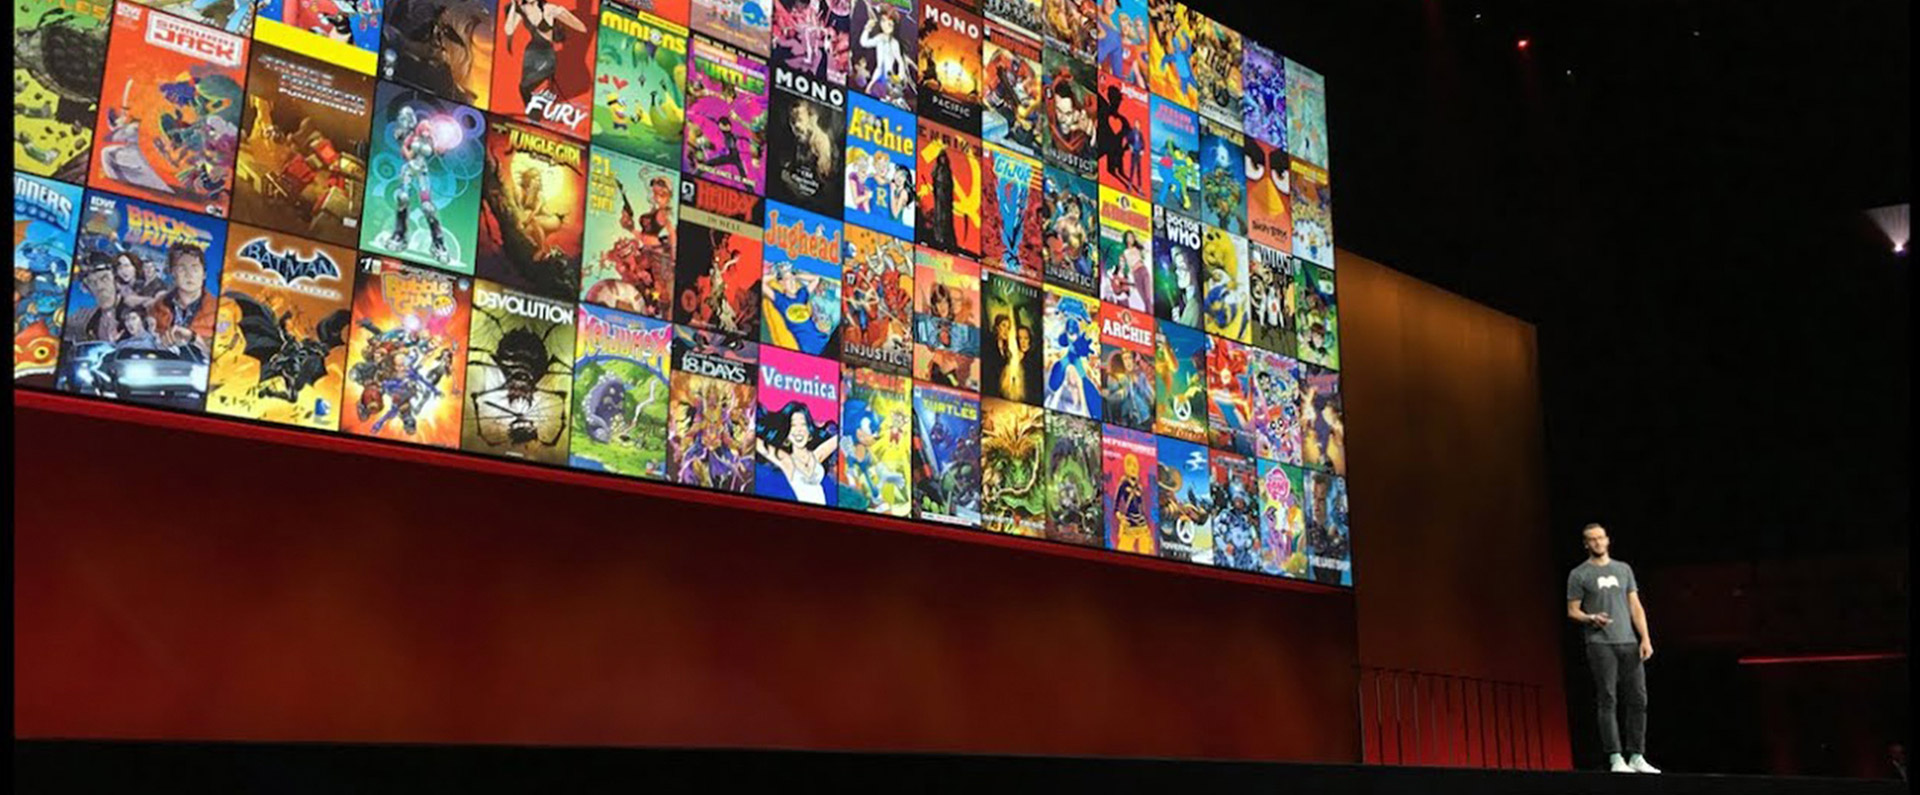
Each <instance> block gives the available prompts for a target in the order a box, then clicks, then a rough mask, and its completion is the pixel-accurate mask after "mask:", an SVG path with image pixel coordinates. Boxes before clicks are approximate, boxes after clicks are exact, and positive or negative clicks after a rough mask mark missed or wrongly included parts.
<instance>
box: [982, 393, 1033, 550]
mask: <svg viewBox="0 0 1920 795" xmlns="http://www.w3.org/2000/svg"><path fill="white" fill-rule="evenodd" d="M1045 414H1046V412H1045V411H1044V410H1042V409H1041V408H1040V407H1039V406H1029V405H1027V404H1024V403H1015V402H1013V401H1011V400H1001V399H999V398H994V397H986V398H982V399H981V400H980V527H981V528H982V529H986V530H992V531H994V532H996V533H1006V534H1008V535H1017V536H1030V537H1034V538H1039V537H1043V536H1045V535H1046V532H1047V485H1048V478H1047V441H1046V417H1045Z"/></svg>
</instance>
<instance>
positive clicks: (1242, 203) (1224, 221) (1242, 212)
mask: <svg viewBox="0 0 1920 795" xmlns="http://www.w3.org/2000/svg"><path fill="white" fill-rule="evenodd" d="M1246 148H1247V141H1246V136H1245V135H1244V134H1242V133H1241V132H1240V131H1239V130H1235V129H1233V128H1231V127H1227V126H1226V125H1223V124H1217V123H1215V122H1213V121H1210V120H1209V121H1204V122H1202V123H1201V124H1200V220H1201V221H1204V222H1206V223H1207V224H1208V225H1211V226H1216V227H1219V228H1221V229H1224V230H1226V231H1228V232H1232V233H1233V234H1236V235H1245V234H1246V233H1247V159H1246Z"/></svg>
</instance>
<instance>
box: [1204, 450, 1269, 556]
mask: <svg viewBox="0 0 1920 795" xmlns="http://www.w3.org/2000/svg"><path fill="white" fill-rule="evenodd" d="M1207 464H1208V466H1209V467H1210V468H1211V470H1212V472H1211V476H1212V477H1211V480H1212V481H1213V482H1212V486H1213V499H1212V500H1211V503H1212V505H1211V507H1212V508H1213V514H1212V518H1213V521H1212V525H1213V565H1215V566H1219V567H1222V568H1228V569H1239V570H1240V571H1253V572H1258V571H1264V570H1266V568H1267V556H1268V554H1269V553H1268V550H1267V544H1266V535H1265V534H1264V533H1262V532H1261V530H1260V466H1259V463H1258V462H1256V461H1254V460H1253V459H1251V458H1248V457H1247V456H1244V455H1239V454H1235V453H1225V452H1221V451H1219V450H1214V451H1211V452H1209V453H1208V454H1207Z"/></svg>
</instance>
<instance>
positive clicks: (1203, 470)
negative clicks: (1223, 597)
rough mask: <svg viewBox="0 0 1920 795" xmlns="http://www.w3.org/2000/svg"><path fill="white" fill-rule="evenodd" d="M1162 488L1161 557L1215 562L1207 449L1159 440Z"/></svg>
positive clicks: (1164, 438)
mask: <svg viewBox="0 0 1920 795" xmlns="http://www.w3.org/2000/svg"><path fill="white" fill-rule="evenodd" d="M1155 441H1156V442H1157V443H1158V449H1157V450H1155V451H1154V452H1155V455H1156V457H1157V458H1158V461H1157V463H1158V464H1159V471H1158V472H1157V473H1156V475H1155V480H1156V482H1155V483H1154V485H1155V486H1157V487H1159V489H1160V495H1159V500H1160V524H1159V526H1158V529H1159V531H1160V536H1159V538H1158V539H1157V540H1158V542H1159V548H1160V556H1161V557H1163V558H1169V559H1172V560H1184V561H1187V562H1189V563H1200V564H1206V565H1211V564H1212V563H1213V471H1212V467H1211V466H1210V462H1209V461H1208V460H1207V458H1208V456H1207V448H1205V447H1203V446H1201V445H1199V444H1195V443H1193V442H1189V441H1185V440H1181V439H1170V438H1168V437H1165V436H1160V437H1156V438H1155Z"/></svg>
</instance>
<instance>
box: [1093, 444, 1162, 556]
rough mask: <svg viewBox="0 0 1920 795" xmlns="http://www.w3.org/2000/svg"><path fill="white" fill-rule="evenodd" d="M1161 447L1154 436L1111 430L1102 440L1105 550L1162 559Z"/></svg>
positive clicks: (1101, 491) (1102, 499)
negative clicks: (1158, 556) (1160, 527)
mask: <svg viewBox="0 0 1920 795" xmlns="http://www.w3.org/2000/svg"><path fill="white" fill-rule="evenodd" d="M1159 462H1160V456H1159V444H1158V443H1157V442H1155V441H1154V437H1153V434H1150V433H1145V432H1142V431H1137V430H1133V429H1130V428H1120V427H1115V426H1112V425H1108V426H1105V427H1104V428H1103V429H1102V433H1101V438H1100V495H1101V504H1102V507H1103V508H1104V516H1105V522H1104V524H1105V525H1106V536H1107V548H1108V549H1114V550H1119V551H1121V552H1131V553H1134V554H1136V555H1158V554H1160V545H1159V539H1158V537H1157V536H1158V533H1157V532H1156V531H1155V530H1154V528H1155V527H1156V526H1158V525H1159V524H1160V490H1159V487H1158V486H1157V485H1156V484H1157V483H1158V481H1159V478H1158V475H1159V474H1160V463H1159Z"/></svg>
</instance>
